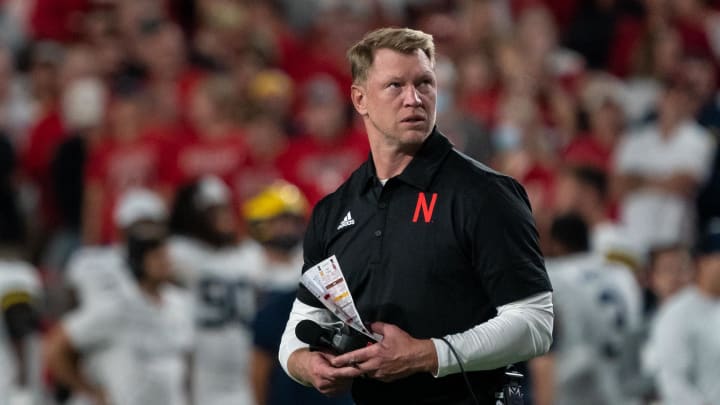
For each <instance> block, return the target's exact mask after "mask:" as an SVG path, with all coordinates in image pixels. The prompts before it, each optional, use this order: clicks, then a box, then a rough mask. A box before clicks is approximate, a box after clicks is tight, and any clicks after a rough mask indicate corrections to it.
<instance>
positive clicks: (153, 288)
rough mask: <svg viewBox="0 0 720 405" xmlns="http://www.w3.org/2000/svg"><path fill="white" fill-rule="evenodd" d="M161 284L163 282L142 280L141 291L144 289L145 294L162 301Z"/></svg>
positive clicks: (156, 300)
mask: <svg viewBox="0 0 720 405" xmlns="http://www.w3.org/2000/svg"><path fill="white" fill-rule="evenodd" d="M160 286H161V283H158V282H155V281H149V280H145V281H141V282H140V291H142V292H143V293H144V294H145V295H147V296H148V297H150V299H151V300H153V301H155V302H159V301H160Z"/></svg>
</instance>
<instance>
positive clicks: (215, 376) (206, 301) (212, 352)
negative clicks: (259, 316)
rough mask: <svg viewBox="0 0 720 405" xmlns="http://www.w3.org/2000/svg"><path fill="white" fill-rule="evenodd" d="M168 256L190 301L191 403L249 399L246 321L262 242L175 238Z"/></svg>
mask: <svg viewBox="0 0 720 405" xmlns="http://www.w3.org/2000/svg"><path fill="white" fill-rule="evenodd" d="M170 256H171V258H172V260H173V264H174V268H175V270H176V272H177V273H178V275H179V276H180V277H181V278H182V279H183V280H184V281H185V283H186V284H187V285H188V287H189V288H190V289H191V291H192V293H193V296H194V302H195V326H196V332H195V334H196V336H195V337H196V339H195V350H194V357H193V392H194V395H195V403H197V404H206V405H230V404H250V403H252V401H253V397H252V390H251V389H250V385H249V378H250V377H249V370H248V367H249V355H250V350H251V345H252V331H251V330H250V325H251V322H252V320H253V317H254V316H255V312H256V300H257V288H258V284H259V283H260V279H261V277H262V272H263V257H264V253H263V251H262V247H261V246H260V245H258V244H257V243H255V242H252V241H246V242H244V243H242V244H240V245H237V246H231V247H226V248H222V249H214V248H211V247H210V246H208V245H206V244H204V243H202V242H198V241H195V240H191V239H188V238H182V237H177V238H173V239H171V241H170Z"/></svg>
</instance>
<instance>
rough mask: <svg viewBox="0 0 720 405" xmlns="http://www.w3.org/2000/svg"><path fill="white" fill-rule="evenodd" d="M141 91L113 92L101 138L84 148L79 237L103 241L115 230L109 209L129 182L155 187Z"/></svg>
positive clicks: (155, 154)
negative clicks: (86, 155) (91, 147)
mask: <svg viewBox="0 0 720 405" xmlns="http://www.w3.org/2000/svg"><path fill="white" fill-rule="evenodd" d="M147 109H148V108H147V95H146V94H145V93H144V92H143V91H142V90H140V89H138V88H131V89H123V90H121V91H119V92H117V93H116V94H115V97H114V99H113V100H112V101H111V104H110V107H109V114H108V128H107V133H106V135H105V136H106V138H105V139H104V141H103V142H102V144H101V145H99V146H98V147H97V148H96V149H94V150H92V151H91V152H90V157H89V161H88V164H87V166H86V172H85V196H84V198H85V201H84V204H83V241H84V242H85V243H86V244H107V243H111V242H113V241H114V240H115V239H116V237H117V235H116V232H115V229H114V226H113V220H112V213H113V210H114V207H115V203H116V202H117V199H118V197H119V196H120V195H121V194H122V193H123V192H125V191H127V190H128V189H130V188H132V187H144V188H149V189H152V188H154V187H157V179H158V167H159V159H160V153H161V150H160V146H161V145H162V144H161V143H160V142H159V141H158V140H157V139H154V138H152V137H150V136H147V135H146V132H144V130H145V128H144V126H143V124H144V119H145V117H144V112H145V111H147Z"/></svg>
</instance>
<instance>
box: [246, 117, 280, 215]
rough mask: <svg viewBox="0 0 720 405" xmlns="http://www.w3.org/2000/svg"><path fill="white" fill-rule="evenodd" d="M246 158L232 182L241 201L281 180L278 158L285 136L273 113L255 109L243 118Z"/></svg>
mask: <svg viewBox="0 0 720 405" xmlns="http://www.w3.org/2000/svg"><path fill="white" fill-rule="evenodd" d="M245 134H246V139H247V145H248V152H249V155H248V160H247V161H246V163H245V165H244V166H243V168H242V170H241V171H240V172H239V173H238V174H237V176H236V177H235V179H234V181H233V189H234V190H235V194H236V195H237V196H238V198H239V199H240V200H241V201H245V200H247V199H248V198H251V197H254V196H256V195H257V194H258V193H260V192H261V191H262V190H264V189H265V188H266V187H268V186H269V185H270V184H272V183H273V182H274V181H276V180H278V179H282V177H283V176H282V172H281V171H280V168H279V166H278V158H279V157H280V155H281V154H282V153H284V152H285V150H286V149H287V145H288V136H287V134H286V133H285V129H284V128H283V125H282V122H281V121H278V120H277V119H276V115H275V114H274V112H271V111H266V110H262V109H258V110H256V111H253V112H251V113H250V115H249V117H248V118H247V119H246V120H245Z"/></svg>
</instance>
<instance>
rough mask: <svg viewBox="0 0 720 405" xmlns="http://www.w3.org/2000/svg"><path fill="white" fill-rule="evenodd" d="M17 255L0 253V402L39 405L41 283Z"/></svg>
mask: <svg viewBox="0 0 720 405" xmlns="http://www.w3.org/2000/svg"><path fill="white" fill-rule="evenodd" d="M0 250H1V249H0ZM14 256H15V255H13V254H9V253H8V251H3V252H0V317H1V319H0V405H15V404H18V405H19V404H27V405H31V404H38V405H39V404H40V403H41V402H40V399H41V383H40V350H39V341H38V334H37V331H38V325H39V322H38V321H39V314H38V308H37V304H38V303H39V300H40V297H41V285H40V280H39V279H38V276H37V273H36V271H35V269H34V268H33V267H32V266H31V265H30V264H28V263H26V262H24V261H22V260H20V259H18V258H16V257H14Z"/></svg>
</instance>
